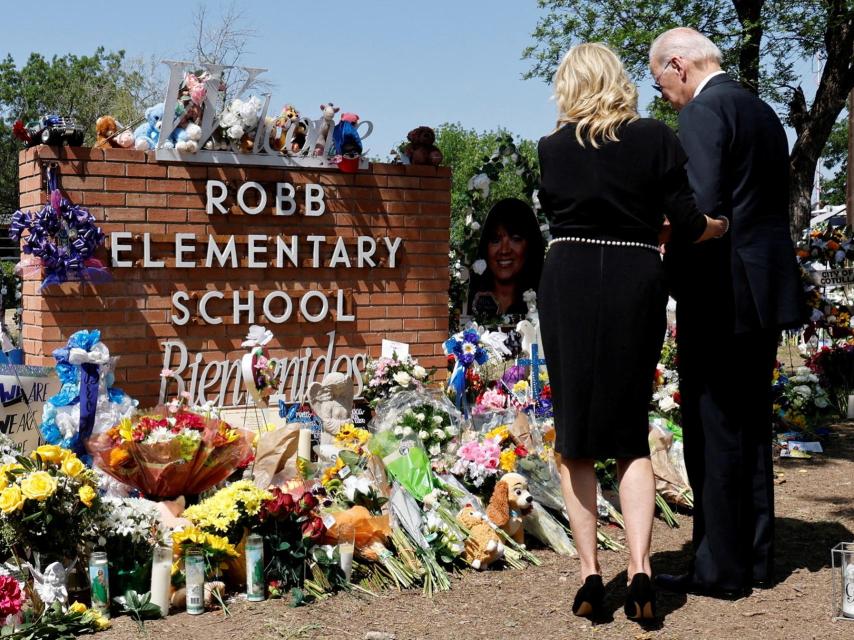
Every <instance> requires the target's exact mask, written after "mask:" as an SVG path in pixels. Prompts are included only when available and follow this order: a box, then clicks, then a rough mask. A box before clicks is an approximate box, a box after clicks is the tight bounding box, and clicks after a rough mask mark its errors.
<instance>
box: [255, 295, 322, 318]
mask: <svg viewBox="0 0 854 640" xmlns="http://www.w3.org/2000/svg"><path fill="white" fill-rule="evenodd" d="M250 293H251V292H250ZM311 298H319V299H320V313H317V314H311V313H309V312H308V301H309V300H310V299H311ZM299 310H300V311H301V312H302V317H303V318H305V319H306V320H308V321H309V322H321V321H322V320H323V319H324V318H325V317H326V314H327V313H329V300H327V299H326V295H325V294H324V293H322V292H321V291H315V290H312V291H309V292H308V293H306V294H305V295H304V296H303V297H302V299H301V300H300V301H299Z"/></svg>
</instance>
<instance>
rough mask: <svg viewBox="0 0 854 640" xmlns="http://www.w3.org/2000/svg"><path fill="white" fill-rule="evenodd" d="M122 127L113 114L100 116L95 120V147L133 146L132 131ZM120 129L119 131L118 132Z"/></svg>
mask: <svg viewBox="0 0 854 640" xmlns="http://www.w3.org/2000/svg"><path fill="white" fill-rule="evenodd" d="M122 129H123V127H122V126H121V125H120V124H119V123H118V121H117V120H116V119H115V118H114V117H113V116H101V117H100V118H98V119H97V120H96V121H95V134H96V136H97V141H96V142H95V148H96V149H110V148H120V147H121V148H125V149H127V148H129V147H132V146H133V143H134V139H133V133H132V132H131V131H129V130H127V129H125V130H123V131H122ZM120 131H121V133H119V132H120Z"/></svg>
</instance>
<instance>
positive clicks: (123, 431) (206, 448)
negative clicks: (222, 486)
mask: <svg viewBox="0 0 854 640" xmlns="http://www.w3.org/2000/svg"><path fill="white" fill-rule="evenodd" d="M88 448H89V452H90V453H91V454H92V456H93V457H94V459H95V461H96V464H97V465H98V466H99V467H100V468H101V469H103V470H104V471H105V472H106V473H108V474H109V475H111V476H113V477H114V478H116V479H117V480H119V481H121V482H124V483H126V484H129V485H131V486H133V487H136V488H137V489H139V490H140V491H142V492H143V493H145V494H146V495H147V496H149V497H152V498H170V497H175V496H179V495H183V494H198V493H201V492H202V491H205V490H206V489H209V488H210V487H212V486H213V485H215V484H217V483H218V482H221V481H223V480H225V479H226V478H227V477H228V476H230V475H231V474H232V472H233V471H234V470H235V469H236V468H237V467H238V466H239V465H240V464H241V463H242V462H243V461H245V460H247V459H248V458H249V457H250V456H251V455H252V435H251V434H250V433H249V432H247V431H243V430H240V429H234V428H232V427H231V426H229V425H228V423H226V422H224V421H222V420H219V419H218V418H214V417H213V416H212V415H211V414H207V415H204V414H201V413H198V412H196V411H193V410H190V409H188V408H187V407H186V406H184V404H183V401H176V402H173V403H171V405H170V406H160V407H157V408H155V409H153V410H151V411H148V412H146V413H142V414H140V415H136V416H134V417H133V418H126V419H123V420H122V421H121V422H119V424H117V425H116V426H115V427H113V428H112V429H110V430H109V431H107V432H106V433H104V434H101V435H99V436H98V437H96V438H93V439H91V440H90V441H89V443H88Z"/></svg>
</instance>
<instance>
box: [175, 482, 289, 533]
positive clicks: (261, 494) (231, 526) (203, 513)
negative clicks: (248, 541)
mask: <svg viewBox="0 0 854 640" xmlns="http://www.w3.org/2000/svg"><path fill="white" fill-rule="evenodd" d="M272 497H273V494H272V493H270V492H269V491H265V490H264V489H259V488H258V487H256V486H255V484H254V483H252V482H251V481H249V480H238V481H237V482H233V483H231V484H230V485H228V486H227V487H224V488H222V489H220V490H219V491H217V492H216V493H215V494H213V495H212V496H210V497H209V498H206V499H205V500H203V501H202V502H200V503H198V504H196V505H193V506H191V507H188V508H187V509H186V510H185V511H184V513H183V514H181V515H182V517H184V518H187V520H189V521H190V522H192V523H193V525H194V526H196V527H198V528H199V529H201V530H203V531H206V532H208V533H214V534H216V535H220V536H225V537H226V538H227V539H228V541H229V542H231V543H232V544H237V543H239V542H240V540H241V538H242V537H243V535H244V532H245V531H246V529H248V528H250V527H251V526H252V525H253V524H254V523H255V522H256V520H257V517H258V514H259V513H260V512H261V509H262V507H263V506H264V503H265V502H266V501H267V500H270V499H271V498H272Z"/></svg>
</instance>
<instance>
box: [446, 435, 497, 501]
mask: <svg viewBox="0 0 854 640" xmlns="http://www.w3.org/2000/svg"><path fill="white" fill-rule="evenodd" d="M500 456H501V446H500V445H499V444H498V443H497V442H496V441H494V440H490V439H488V438H484V439H483V440H481V441H478V440H470V441H468V442H466V443H464V444H463V445H462V446H461V447H460V448H459V449H457V461H456V462H455V463H454V466H453V467H451V473H453V474H454V475H455V476H457V477H459V478H460V479H461V480H462V481H463V484H465V485H467V486H469V487H473V488H474V489H475V490H476V491H477V492H480V493H487V492H490V491H491V488H492V486H493V485H494V483H495V480H496V476H497V475H498V471H499V464H500Z"/></svg>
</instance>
